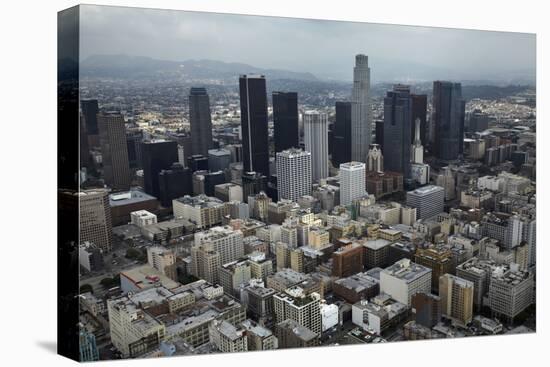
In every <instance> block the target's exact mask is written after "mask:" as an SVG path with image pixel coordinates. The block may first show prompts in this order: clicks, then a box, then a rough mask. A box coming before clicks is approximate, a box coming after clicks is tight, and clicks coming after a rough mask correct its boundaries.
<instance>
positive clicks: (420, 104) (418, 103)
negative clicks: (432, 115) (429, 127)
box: [411, 93, 428, 143]
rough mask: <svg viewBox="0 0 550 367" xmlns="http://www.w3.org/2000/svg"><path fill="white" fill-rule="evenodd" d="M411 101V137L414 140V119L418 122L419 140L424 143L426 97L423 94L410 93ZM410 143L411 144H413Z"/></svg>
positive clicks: (426, 111) (426, 110) (426, 109)
mask: <svg viewBox="0 0 550 367" xmlns="http://www.w3.org/2000/svg"><path fill="white" fill-rule="evenodd" d="M411 100H412V114H411V122H412V123H411V137H412V139H414V134H415V133H414V130H415V123H414V122H415V121H416V119H419V120H420V140H422V142H424V143H426V142H427V140H426V122H427V118H426V116H427V113H428V96H427V95H425V94H414V93H411ZM413 142H414V140H413V141H411V143H413Z"/></svg>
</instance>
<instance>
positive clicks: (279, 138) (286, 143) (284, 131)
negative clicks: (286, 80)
mask: <svg viewBox="0 0 550 367" xmlns="http://www.w3.org/2000/svg"><path fill="white" fill-rule="evenodd" d="M273 136H274V140H275V153H279V152H282V151H283V150H287V149H290V148H298V139H299V132H298V94H297V93H296V92H273Z"/></svg>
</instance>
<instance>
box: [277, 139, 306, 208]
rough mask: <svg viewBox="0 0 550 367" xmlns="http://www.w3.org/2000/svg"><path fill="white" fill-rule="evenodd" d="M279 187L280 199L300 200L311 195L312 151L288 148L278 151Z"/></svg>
mask: <svg viewBox="0 0 550 367" xmlns="http://www.w3.org/2000/svg"><path fill="white" fill-rule="evenodd" d="M276 162H277V163H276V164H277V189H278V194H279V200H281V199H288V200H292V201H294V202H298V199H299V198H300V197H302V196H304V195H311V183H312V181H311V180H312V179H311V153H310V152H304V151H303V150H301V149H295V148H293V149H288V150H284V151H282V152H278V153H277V161H276Z"/></svg>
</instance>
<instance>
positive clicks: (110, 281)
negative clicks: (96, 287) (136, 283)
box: [99, 277, 116, 288]
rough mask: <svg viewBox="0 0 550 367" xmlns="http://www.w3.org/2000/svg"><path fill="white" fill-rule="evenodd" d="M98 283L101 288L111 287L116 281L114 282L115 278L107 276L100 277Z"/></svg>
mask: <svg viewBox="0 0 550 367" xmlns="http://www.w3.org/2000/svg"><path fill="white" fill-rule="evenodd" d="M99 284H101V285H102V286H103V288H112V287H114V286H115V285H116V282H115V279H113V278H109V277H107V278H103V279H101V281H100V282H99Z"/></svg>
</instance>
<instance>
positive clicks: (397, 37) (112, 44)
mask: <svg viewBox="0 0 550 367" xmlns="http://www.w3.org/2000/svg"><path fill="white" fill-rule="evenodd" d="M81 19H82V20H81V23H80V24H81V30H82V31H81V46H82V47H81V60H85V59H86V58H87V57H89V56H92V55H115V54H116V55H118V54H126V55H130V56H146V57H151V58H153V59H159V60H170V61H185V60H189V59H193V60H200V59H210V60H217V61H223V62H236V63H245V64H249V65H252V66H255V67H259V68H268V69H273V68H275V69H285V70H291V71H296V72H310V73H313V74H314V75H315V76H316V77H318V78H320V79H333V80H342V81H350V80H351V79H352V74H351V73H350V72H349V70H350V69H351V67H352V66H353V55H355V54H356V53H358V52H362V53H365V54H368V55H369V57H370V61H371V62H370V64H371V67H372V68H373V75H372V80H373V81H374V82H380V81H429V80H435V79H445V80H457V81H458V80H462V81H465V80H483V81H494V82H501V83H502V82H505V83H506V82H509V83H521V84H526V83H533V82H534V79H535V56H536V54H535V46H536V38H535V35H534V34H526V33H510V32H487V31H476V30H461V29H447V28H432V27H414V26H398V25H384V24H370V23H355V22H340V21H324V20H307V19H293V18H278V17H264V16H241V15H232V14H217V13H199V12H183V11H172V10H159V9H142V8H123V7H100V6H86V7H84V8H83V9H82V18H81ZM260 50H261V51H260Z"/></svg>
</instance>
